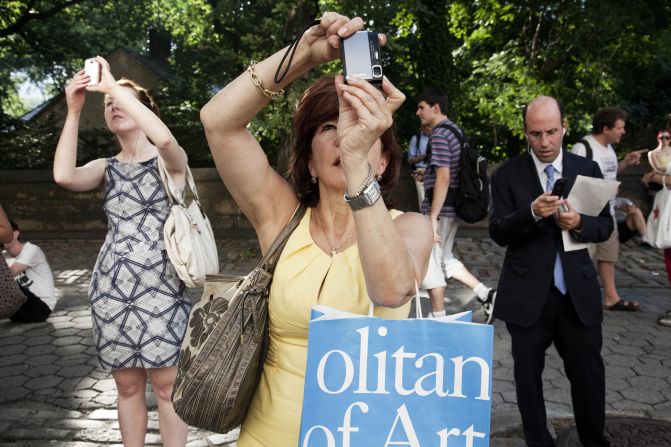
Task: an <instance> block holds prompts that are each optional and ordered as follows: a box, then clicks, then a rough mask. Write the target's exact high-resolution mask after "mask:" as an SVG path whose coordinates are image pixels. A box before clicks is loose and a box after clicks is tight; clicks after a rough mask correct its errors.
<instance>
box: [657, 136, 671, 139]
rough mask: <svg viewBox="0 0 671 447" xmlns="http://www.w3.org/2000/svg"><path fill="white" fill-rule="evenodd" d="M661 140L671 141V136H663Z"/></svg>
mask: <svg viewBox="0 0 671 447" xmlns="http://www.w3.org/2000/svg"><path fill="white" fill-rule="evenodd" d="M659 139H660V140H671V136H669V135H662V136H661V137H659Z"/></svg>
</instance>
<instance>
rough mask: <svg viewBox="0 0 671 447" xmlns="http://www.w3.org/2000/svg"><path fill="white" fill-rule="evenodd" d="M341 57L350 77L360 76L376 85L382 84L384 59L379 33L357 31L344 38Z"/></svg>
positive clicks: (347, 75)
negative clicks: (381, 55) (382, 58)
mask: <svg viewBox="0 0 671 447" xmlns="http://www.w3.org/2000/svg"><path fill="white" fill-rule="evenodd" d="M340 57H341V59H342V64H343V68H344V72H345V82H347V79H348V78H359V79H363V80H366V81H368V82H370V83H371V84H374V85H376V86H380V85H382V61H381V57H380V42H379V41H378V36H377V33H373V32H369V31H357V32H356V33H354V34H352V35H351V36H349V37H347V38H345V39H342V42H341V45H340Z"/></svg>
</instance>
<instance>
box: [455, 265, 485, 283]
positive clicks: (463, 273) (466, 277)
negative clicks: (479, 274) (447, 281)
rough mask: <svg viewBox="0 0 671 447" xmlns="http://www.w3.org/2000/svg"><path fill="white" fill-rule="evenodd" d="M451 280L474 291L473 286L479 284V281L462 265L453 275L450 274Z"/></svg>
mask: <svg viewBox="0 0 671 447" xmlns="http://www.w3.org/2000/svg"><path fill="white" fill-rule="evenodd" d="M452 278H454V279H456V280H457V281H459V282H460V283H462V284H464V285H465V286H466V287H468V288H470V289H474V288H475V286H477V285H478V284H480V281H479V280H478V279H477V278H476V277H475V276H473V274H472V273H471V272H469V271H468V270H467V269H466V267H464V266H463V265H461V266H460V267H458V268H457V269H455V271H454V273H452Z"/></svg>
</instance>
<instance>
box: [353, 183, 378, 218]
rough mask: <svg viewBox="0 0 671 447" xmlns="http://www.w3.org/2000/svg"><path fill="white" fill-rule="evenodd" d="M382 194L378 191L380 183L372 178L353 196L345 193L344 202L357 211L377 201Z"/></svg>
mask: <svg viewBox="0 0 671 447" xmlns="http://www.w3.org/2000/svg"><path fill="white" fill-rule="evenodd" d="M381 195H382V194H381V193H380V184H379V183H378V182H377V180H373V181H372V182H370V184H368V186H366V187H365V188H364V189H363V190H362V191H361V192H359V193H358V194H356V195H354V196H348V195H347V194H345V196H344V197H345V202H347V204H348V205H349V206H350V208H352V211H358V210H360V209H363V208H366V207H369V206H371V205H372V204H374V203H375V202H377V201H378V199H379V198H380V196H381Z"/></svg>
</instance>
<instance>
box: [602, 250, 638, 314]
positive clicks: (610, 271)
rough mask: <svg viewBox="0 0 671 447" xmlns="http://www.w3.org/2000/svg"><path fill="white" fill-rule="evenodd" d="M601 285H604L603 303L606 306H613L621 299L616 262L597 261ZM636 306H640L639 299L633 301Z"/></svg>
mask: <svg viewBox="0 0 671 447" xmlns="http://www.w3.org/2000/svg"><path fill="white" fill-rule="evenodd" d="M597 268H598V270H599V276H600V277H601V285H602V286H603V301H604V302H603V304H604V306H605V307H610V306H613V305H614V304H615V303H617V302H618V301H620V299H621V298H620V296H619V295H618V294H617V289H616V288H615V263H614V262H608V261H599V262H598V263H597ZM633 303H634V305H635V306H636V307H638V306H640V303H639V302H638V301H633Z"/></svg>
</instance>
